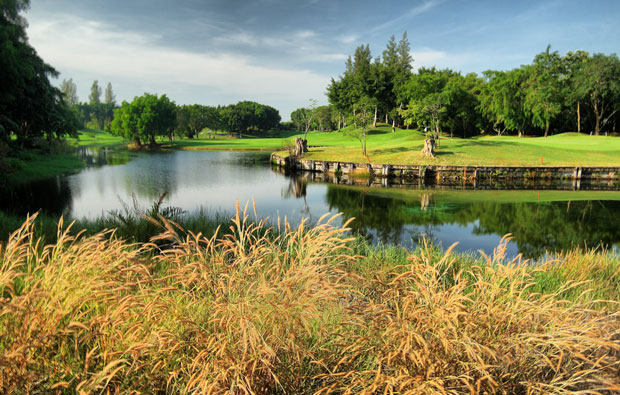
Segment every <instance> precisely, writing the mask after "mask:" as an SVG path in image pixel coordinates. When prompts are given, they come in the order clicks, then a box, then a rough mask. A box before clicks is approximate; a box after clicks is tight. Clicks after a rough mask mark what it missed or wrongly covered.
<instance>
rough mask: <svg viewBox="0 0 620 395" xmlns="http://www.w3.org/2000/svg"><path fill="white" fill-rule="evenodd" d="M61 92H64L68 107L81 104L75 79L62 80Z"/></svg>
mask: <svg viewBox="0 0 620 395" xmlns="http://www.w3.org/2000/svg"><path fill="white" fill-rule="evenodd" d="M60 91H61V92H62V94H63V97H64V99H65V103H67V105H68V106H71V107H73V106H74V105H76V104H78V103H79V99H78V95H77V86H76V85H75V83H74V82H73V78H69V79H68V80H62V82H61V83H60Z"/></svg>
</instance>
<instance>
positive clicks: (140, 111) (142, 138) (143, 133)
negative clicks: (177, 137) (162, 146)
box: [109, 93, 177, 147]
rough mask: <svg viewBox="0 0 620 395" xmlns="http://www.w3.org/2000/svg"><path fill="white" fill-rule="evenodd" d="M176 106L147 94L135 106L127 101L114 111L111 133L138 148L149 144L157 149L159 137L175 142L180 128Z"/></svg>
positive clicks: (165, 97)
mask: <svg viewBox="0 0 620 395" xmlns="http://www.w3.org/2000/svg"><path fill="white" fill-rule="evenodd" d="M176 119H177V113H176V106H175V104H174V102H172V101H170V99H168V97H167V96H166V95H162V96H160V97H158V96H157V95H152V94H149V93H145V94H144V95H143V96H140V97H136V98H134V99H133V101H132V102H131V103H128V102H126V101H123V102H122V104H121V106H120V107H119V108H118V109H116V110H114V119H113V120H112V123H111V124H110V126H109V130H110V132H111V133H113V134H116V135H118V136H122V137H124V138H126V139H128V140H131V141H134V142H135V144H136V146H139V147H141V146H142V145H144V144H146V143H149V144H150V146H151V147H155V146H156V145H157V144H156V140H155V139H156V137H157V136H165V137H169V138H172V134H173V132H174V129H175V126H176Z"/></svg>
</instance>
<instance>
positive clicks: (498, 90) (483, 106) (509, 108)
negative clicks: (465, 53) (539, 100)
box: [479, 67, 531, 136]
mask: <svg viewBox="0 0 620 395" xmlns="http://www.w3.org/2000/svg"><path fill="white" fill-rule="evenodd" d="M483 75H484V77H485V79H486V81H487V83H486V85H485V86H484V88H483V89H482V91H481V93H480V106H479V109H480V111H481V112H482V114H483V115H484V116H485V117H486V118H487V120H488V121H489V123H490V124H491V125H492V127H493V129H494V130H495V132H496V133H497V134H498V135H501V134H504V133H505V132H506V131H508V130H511V131H517V132H518V133H519V136H521V135H523V133H524V132H525V130H526V127H527V126H528V125H529V124H530V119H531V118H530V115H529V114H528V112H527V111H526V107H525V104H524V103H525V92H526V89H525V85H526V81H527V78H528V72H527V70H526V68H525V67H521V68H518V69H513V70H510V71H493V70H488V71H485V72H484V73H483Z"/></svg>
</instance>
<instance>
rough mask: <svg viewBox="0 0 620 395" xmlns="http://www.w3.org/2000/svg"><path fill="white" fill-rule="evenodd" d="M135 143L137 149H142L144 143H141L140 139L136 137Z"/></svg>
mask: <svg viewBox="0 0 620 395" xmlns="http://www.w3.org/2000/svg"><path fill="white" fill-rule="evenodd" d="M133 141H134V144H135V145H136V147H137V148H142V143H141V142H140V139H139V138H138V137H135V138H134V139H133Z"/></svg>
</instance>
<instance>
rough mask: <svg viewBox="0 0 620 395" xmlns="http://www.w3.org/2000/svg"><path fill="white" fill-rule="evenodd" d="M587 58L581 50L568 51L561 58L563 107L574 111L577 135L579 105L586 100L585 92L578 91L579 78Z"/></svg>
mask: <svg viewBox="0 0 620 395" xmlns="http://www.w3.org/2000/svg"><path fill="white" fill-rule="evenodd" d="M588 58H589V54H588V53H587V52H585V51H581V50H578V51H575V52H572V51H568V53H567V54H566V56H565V57H563V58H562V62H563V63H564V65H563V68H564V71H565V73H566V76H565V83H564V92H563V96H564V98H565V105H566V106H567V107H569V108H574V109H575V115H576V124H577V133H581V104H582V103H584V102H585V101H586V100H587V97H586V95H585V92H583V91H582V90H581V89H579V77H580V75H581V74H582V68H583V66H584V64H585V62H587V61H588ZM573 106H574V107H573Z"/></svg>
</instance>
